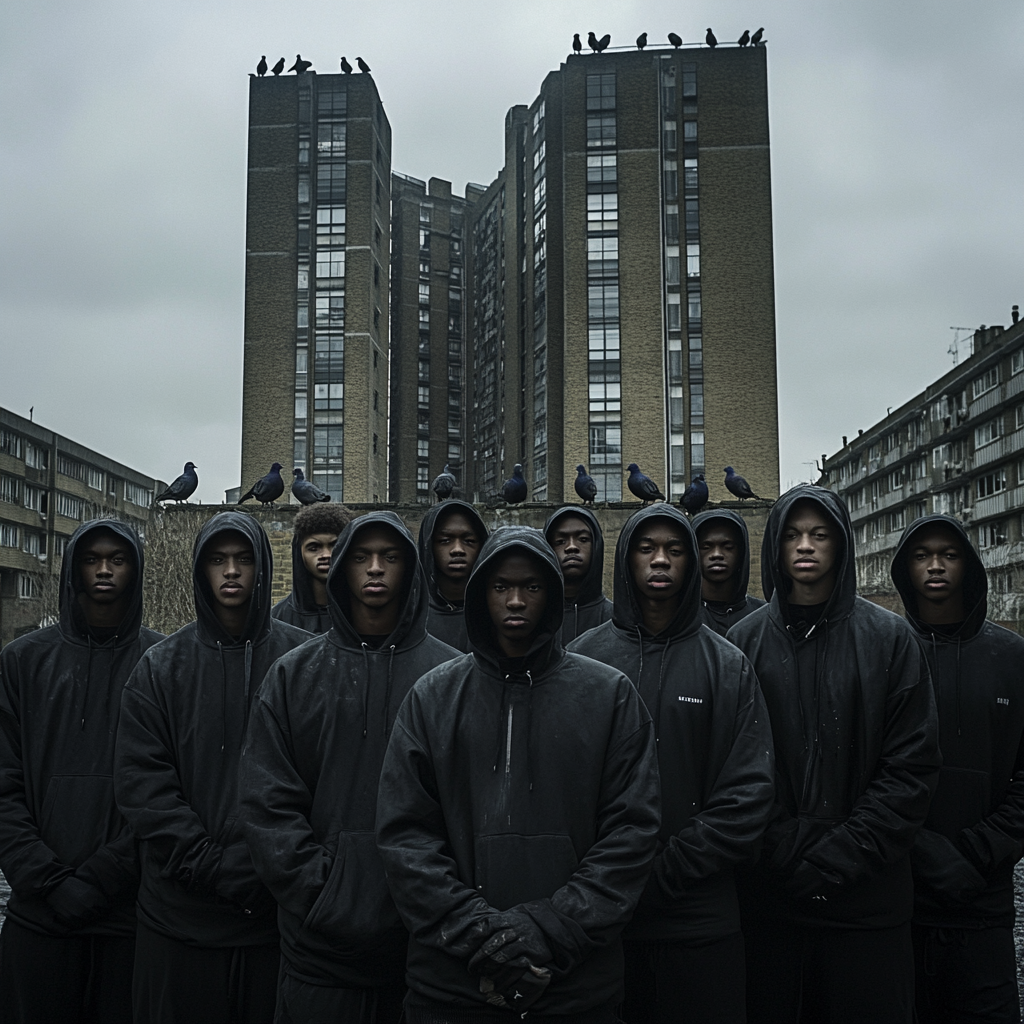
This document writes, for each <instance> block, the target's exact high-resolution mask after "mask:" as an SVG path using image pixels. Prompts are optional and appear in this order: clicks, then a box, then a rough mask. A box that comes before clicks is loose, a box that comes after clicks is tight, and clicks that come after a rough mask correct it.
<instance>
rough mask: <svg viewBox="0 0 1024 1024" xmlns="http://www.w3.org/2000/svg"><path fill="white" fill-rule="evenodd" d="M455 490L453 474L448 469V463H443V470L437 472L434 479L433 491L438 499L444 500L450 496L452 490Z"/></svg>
mask: <svg viewBox="0 0 1024 1024" xmlns="http://www.w3.org/2000/svg"><path fill="white" fill-rule="evenodd" d="M454 490H455V474H454V473H452V472H451V470H449V469H448V463H447V462H446V463H445V464H444V472H443V473H438V475H437V477H436V478H435V479H434V493H435V494H436V495H437V500H438V501H444V499H445V498H450V497H451V496H452V491H454Z"/></svg>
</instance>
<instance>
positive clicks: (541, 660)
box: [466, 526, 565, 672]
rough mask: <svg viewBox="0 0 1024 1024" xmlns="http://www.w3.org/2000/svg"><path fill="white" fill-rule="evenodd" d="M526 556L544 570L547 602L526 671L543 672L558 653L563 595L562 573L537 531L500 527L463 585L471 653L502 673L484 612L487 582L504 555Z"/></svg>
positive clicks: (501, 656) (488, 617)
mask: <svg viewBox="0 0 1024 1024" xmlns="http://www.w3.org/2000/svg"><path fill="white" fill-rule="evenodd" d="M519 553H522V554H527V555H531V556H533V557H535V558H536V559H538V560H539V561H540V563H541V564H542V565H543V566H544V571H545V575H546V576H547V582H548V595H547V596H548V599H547V605H546V606H545V608H544V615H543V617H542V619H541V622H540V625H539V627H538V629H537V632H536V633H535V634H534V637H533V643H532V644H531V645H530V652H529V654H527V656H526V663H525V666H524V667H525V668H526V669H531V670H536V669H540V668H543V667H544V666H545V665H547V664H548V662H549V661H550V660H551V658H552V656H553V655H554V654H556V653H558V652H559V651H560V650H561V642H560V641H559V639H558V637H559V632H560V631H561V628H562V614H563V604H564V599H565V595H564V591H563V586H562V571H561V569H560V568H559V566H558V559H557V558H556V557H555V553H554V552H553V551H552V550H551V545H550V544H548V542H547V541H546V540H545V539H544V534H542V533H541V532H540V530H534V529H533V528H532V527H529V526H502V527H500V528H499V529H497V530H495V531H494V533H492V534H491V535H490V537H488V538H487V542H486V543H485V544H484V546H483V549H482V550H481V552H480V557H479V558H478V559H477V562H476V565H475V566H473V572H472V575H471V576H470V577H469V583H467V584H466V632H467V633H468V635H469V642H470V645H471V647H472V650H473V652H474V653H475V654H476V655H477V656H478V657H479V658H480V659H482V660H483V661H485V662H487V663H489V664H491V665H492V666H494V667H495V668H497V670H498V671H499V672H501V664H502V663H503V662H504V661H505V660H506V659H505V655H504V653H503V652H502V650H501V648H500V647H499V646H498V642H497V639H496V637H495V631H494V623H492V622H491V615H490V612H489V611H488V609H487V593H486V590H487V579H488V576H489V575H490V574H491V572H493V570H494V566H495V565H496V564H497V563H498V562H499V561H500V560H501V559H502V558H504V557H505V556H506V555H509V554H519Z"/></svg>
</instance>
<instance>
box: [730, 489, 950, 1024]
mask: <svg viewBox="0 0 1024 1024" xmlns="http://www.w3.org/2000/svg"><path fill="white" fill-rule="evenodd" d="M761 574H762V585H763V587H764V592H765V595H766V596H767V597H768V598H769V603H768V605H767V606H766V607H764V608H759V609H758V610H757V611H756V612H754V613H753V614H752V615H748V616H747V617H746V618H745V619H743V621H742V622H739V623H737V624H736V625H735V626H733V627H732V629H730V630H729V634H728V639H729V640H730V641H732V642H733V643H734V644H736V645H737V646H738V647H739V648H740V650H742V651H743V652H744V653H745V654H746V655H747V657H748V658H749V659H750V661H751V663H752V664H753V666H754V671H755V672H756V673H757V678H758V680H759V682H760V684H761V690H762V692H763V693H764V696H765V701H766V703H767V705H768V713H769V716H770V718H771V725H772V736H773V739H774V743H775V806H774V807H773V809H772V817H771V822H770V824H769V826H768V829H767V831H766V832H765V834H764V842H763V848H762V852H761V857H760V860H759V861H758V863H757V865H756V866H755V868H754V869H753V870H752V871H751V872H750V874H749V875H747V876H746V877H744V878H741V879H740V886H739V888H740V902H741V909H742V911H743V929H744V936H745V938H746V940H747V1005H748V1015H749V1018H750V1020H751V1021H752V1022H754V1024H757V1022H760V1021H792V1022H796V1021H797V1020H800V1019H802V1020H829V1021H851V1022H852V1021H869V1020H870V1021H888V1022H896V1021H900V1022H907V1024H909V1022H910V1021H911V1019H912V1017H913V1004H914V960H913V950H912V947H911V937H910V918H911V914H912V912H913V900H914V890H913V881H912V879H911V873H910V847H911V846H912V845H913V842H914V837H915V836H916V835H917V832H918V830H919V829H920V827H921V825H922V824H923V822H924V819H925V815H926V814H927V812H928V803H929V801H930V799H931V795H932V792H933V791H934V788H935V784H936V781H937V779H938V770H939V765H940V763H941V758H940V756H939V749H938V724H937V721H936V715H935V702H934V700H933V698H932V688H931V683H930V681H929V678H928V666H927V664H926V663H925V661H924V658H923V657H922V655H921V651H920V648H919V646H918V644H917V641H916V640H915V638H914V634H913V631H912V630H911V628H910V627H909V626H908V625H907V623H906V622H905V621H904V620H903V619H901V618H900V617H899V616H898V615H893V614H892V612H888V611H886V610H885V609H883V608H880V607H879V606H878V605H876V604H872V603H870V602H869V601H865V600H864V599H863V598H859V597H858V596H857V584H856V568H855V563H854V551H853V532H852V529H851V527H850V517H849V513H848V512H847V510H846V505H845V504H844V503H843V501H842V499H841V498H839V496H838V495H836V494H835V493H834V492H832V491H829V490H826V489H824V488H821V487H814V486H811V485H808V484H801V485H799V486H797V487H794V488H793V489H792V490H790V491H787V492H786V493H785V494H784V495H783V496H782V497H781V498H779V500H778V501H777V502H776V503H775V505H774V506H773V508H772V511H771V513H770V514H769V516H768V523H767V526H766V528H765V535H764V544H763V546H762V549H761Z"/></svg>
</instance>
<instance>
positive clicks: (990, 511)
mask: <svg viewBox="0 0 1024 1024" xmlns="http://www.w3.org/2000/svg"><path fill="white" fill-rule="evenodd" d="M1021 505H1024V486H1020V487H1011V488H1010V489H1009V490H1006V491H1000V492H999V493H998V494H993V495H992V496H991V497H988V498H980V499H979V500H978V501H976V502H975V503H974V509H973V512H974V515H973V519H974V521H977V520H979V519H988V518H989V516H998V515H1001V514H1002V513H1003V512H1008V511H1010V509H1016V508H1020V507H1021Z"/></svg>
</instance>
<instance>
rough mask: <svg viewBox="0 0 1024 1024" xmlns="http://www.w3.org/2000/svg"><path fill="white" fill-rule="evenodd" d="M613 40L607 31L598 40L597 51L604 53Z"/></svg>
mask: <svg viewBox="0 0 1024 1024" xmlns="http://www.w3.org/2000/svg"><path fill="white" fill-rule="evenodd" d="M611 41H612V37H611V35H610V34H609V33H607V32H606V33H605V34H604V35H603V36H601V38H600V39H598V41H597V52H598V53H604V51H605V50H607V49H608V47H609V45H610V44H611Z"/></svg>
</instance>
